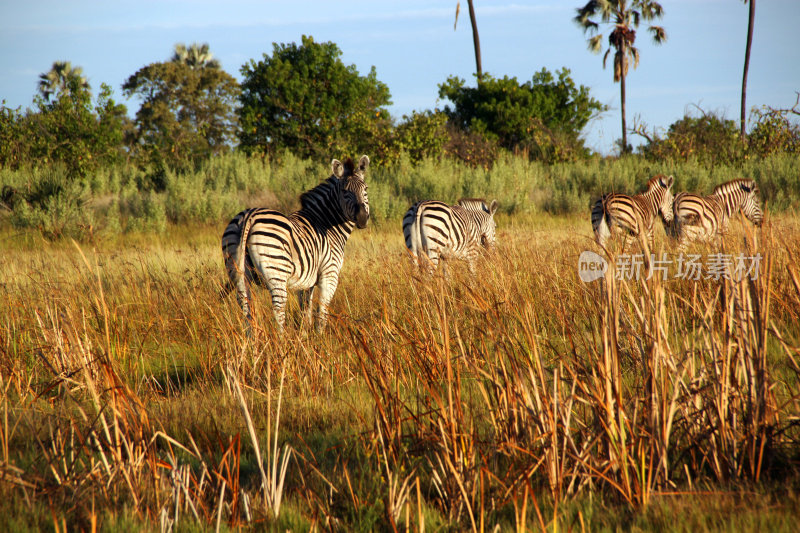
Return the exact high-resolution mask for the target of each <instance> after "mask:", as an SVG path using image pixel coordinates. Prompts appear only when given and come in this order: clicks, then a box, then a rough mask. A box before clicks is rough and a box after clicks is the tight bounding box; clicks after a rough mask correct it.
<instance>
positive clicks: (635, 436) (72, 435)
mask: <svg viewBox="0 0 800 533" xmlns="http://www.w3.org/2000/svg"><path fill="white" fill-rule="evenodd" d="M370 194H371V195H373V192H372V189H371V192H370ZM395 226H397V227H395ZM221 228H222V226H219V227H216V225H208V226H205V227H202V228H199V229H198V228H197V227H189V226H186V225H178V226H169V227H168V231H165V232H161V233H152V232H145V233H141V234H138V233H135V232H132V233H128V234H127V235H126V236H125V237H124V238H117V239H108V240H100V241H98V242H97V243H96V244H87V243H84V244H80V245H76V244H74V243H73V242H71V241H69V240H59V241H56V242H51V241H45V240H44V239H41V238H40V237H37V236H35V234H32V233H26V234H25V238H24V239H21V238H20V236H19V234H17V233H15V232H14V231H13V230H5V232H4V233H3V234H2V235H0V239H1V240H2V242H3V243H4V244H7V246H4V250H5V251H4V253H3V254H2V256H0V271H1V272H2V278H1V279H0V298H2V301H3V303H2V305H0V389H2V396H1V397H0V402H1V403H2V405H0V417H1V418H0V422H1V423H0V493H1V494H2V496H3V497H2V500H1V501H0V516H3V517H5V518H3V521H5V522H6V525H7V526H8V527H9V528H10V529H11V530H32V531H35V530H41V529H44V530H55V531H63V530H65V529H69V530H79V529H82V530H87V531H88V530H92V529H94V528H95V527H97V528H100V529H103V530H122V531H126V530H129V531H139V530H141V529H143V528H144V529H150V530H169V529H170V528H172V530H178V531H193V530H208V529H221V530H225V529H228V528H229V529H237V528H245V529H248V528H252V529H255V530H270V531H285V530H294V531H305V530H309V529H314V530H329V529H330V530H336V531H391V530H395V529H396V530H398V531H400V530H402V531H406V530H410V531H421V530H426V531H461V530H481V531H494V530H496V528H499V530H502V531H507V530H516V531H522V530H526V529H531V530H539V529H546V530H550V531H557V530H572V531H584V530H585V531H602V530H608V531H614V530H620V529H623V530H641V531H651V530H664V531H743V530H753V531H755V530H770V531H793V530H794V529H795V527H796V517H797V516H798V513H799V512H800V492H799V491H798V479H800V478H798V474H799V473H800V472H799V471H798V463H797V461H798V456H799V455H800V454H799V452H800V443H799V442H798V437H800V433H799V432H798V428H797V427H796V426H797V420H799V418H798V415H800V396H798V394H799V393H800V379H798V372H800V367H798V365H797V357H798V348H799V347H800V321H799V320H798V319H799V316H800V285H799V284H798V282H800V275H798V268H797V266H796V265H797V264H798V262H797V260H798V258H799V257H798V256H799V255H800V219H798V218H797V217H796V216H794V215H792V214H791V213H787V212H785V213H778V214H775V215H773V216H771V217H769V219H768V221H767V223H766V224H765V226H764V228H763V229H762V230H761V231H760V233H759V234H758V235H753V233H752V231H750V230H749V228H747V227H742V226H741V225H738V224H736V225H735V227H734V232H733V234H732V235H731V236H730V237H729V238H728V239H727V240H726V244H725V246H726V248H725V253H728V254H731V255H732V256H733V255H735V254H737V253H739V252H741V253H744V254H746V255H747V256H748V257H749V256H754V255H755V254H756V253H760V254H761V255H762V257H763V260H762V263H761V265H760V268H761V270H760V272H759V275H758V276H757V277H756V279H751V278H750V277H746V278H745V279H742V280H738V281H737V280H725V279H721V280H714V279H705V280H700V281H689V280H683V279H676V278H674V276H673V274H674V270H671V271H670V275H669V276H668V279H666V280H661V279H660V278H659V277H658V276H654V277H652V278H651V279H649V280H647V279H644V278H645V277H646V276H644V275H643V276H642V279H640V280H630V281H628V280H615V279H614V277H613V276H608V277H607V279H606V280H605V281H596V282H593V283H583V282H582V281H580V279H579V278H578V265H577V261H578V255H579V254H580V252H581V251H583V250H587V249H588V250H596V248H595V247H594V245H593V243H592V242H591V239H590V228H589V224H588V222H587V221H586V216H585V215H582V216H577V215H565V216H558V215H553V214H544V213H538V214H537V213H515V214H503V215H501V216H500V217H499V220H498V239H499V243H500V244H499V246H498V247H497V249H496V250H495V252H494V253H492V254H491V255H489V256H487V257H486V258H484V259H482V261H481V263H480V264H479V267H478V272H477V275H476V276H475V277H474V278H472V277H470V276H469V273H468V271H467V270H466V269H465V268H463V266H462V265H459V264H452V265H450V268H449V269H448V272H449V276H448V277H446V278H445V277H443V276H435V277H433V278H427V277H426V276H420V275H419V273H418V272H417V271H416V270H415V269H414V268H412V265H411V264H410V261H409V259H408V257H407V256H406V252H405V249H404V247H403V244H402V237H401V232H400V228H399V224H397V225H393V224H390V223H388V222H383V223H379V224H378V225H377V226H374V225H372V226H370V227H369V228H368V229H367V230H364V231H359V232H356V233H355V234H354V235H353V237H352V239H351V242H350V243H349V244H348V248H347V257H346V261H345V267H344V270H343V272H342V277H341V282H340V285H339V288H338V291H337V293H336V296H335V298H334V301H333V305H332V310H331V311H332V317H331V321H330V322H329V326H328V329H327V330H326V331H325V333H324V334H322V335H316V334H313V333H311V332H308V331H305V330H303V329H302V328H300V327H299V326H298V325H297V324H296V322H298V310H297V306H296V304H295V303H294V302H293V301H292V305H291V307H290V313H289V316H290V321H289V322H290V326H289V327H288V329H287V331H285V332H284V333H279V332H277V331H276V330H275V327H274V321H273V319H272V314H271V310H270V306H269V300H268V294H267V293H265V292H263V291H256V294H255V299H256V303H255V305H254V310H255V317H254V327H253V330H252V334H251V335H250V336H248V335H246V334H245V331H246V329H245V324H244V321H243V319H242V317H241V313H240V311H239V310H238V308H237V306H236V303H235V301H234V298H233V297H232V295H224V291H223V290H222V289H223V286H224V281H225V278H224V271H223V268H222V262H221V256H220V252H219V248H218V239H219V233H220V231H221ZM667 244H668V243H666V242H664V241H663V235H661V236H660V238H659V240H658V245H659V246H667ZM665 250H667V251H668V253H672V252H671V251H669V249H668V248H665ZM695 251H697V252H698V253H701V254H707V253H710V252H711V251H712V250H706V249H702V250H695ZM670 257H672V256H670ZM643 273H646V270H643Z"/></svg>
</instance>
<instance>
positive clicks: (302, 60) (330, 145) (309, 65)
mask: <svg viewBox="0 0 800 533" xmlns="http://www.w3.org/2000/svg"><path fill="white" fill-rule="evenodd" d="M341 55H342V52H341V51H340V50H339V47H338V46H336V44H334V43H332V42H327V43H316V42H314V39H313V38H312V37H307V36H305V35H304V36H303V38H302V43H301V44H300V45H299V46H298V45H297V44H296V43H291V44H277V43H275V44H274V45H273V52H272V56H268V55H267V54H264V58H263V59H262V60H261V61H258V62H256V61H254V60H251V61H250V63H249V64H246V65H244V66H243V67H242V69H241V72H242V76H243V78H244V79H243V81H242V93H241V96H240V101H241V108H240V109H239V122H240V126H241V131H240V134H239V140H240V144H241V146H242V148H243V149H244V150H245V151H247V152H248V153H263V154H269V155H274V154H277V153H280V152H281V151H283V150H291V151H292V152H293V153H295V154H296V155H298V156H300V157H314V158H322V157H325V158H327V157H330V154H331V152H332V151H333V150H334V148H337V149H345V150H347V151H359V150H365V149H366V147H372V146H375V145H376V144H380V143H379V141H380V138H381V137H383V136H384V135H385V130H386V129H387V128H388V126H389V125H390V117H389V112H388V111H387V110H386V108H385V107H384V106H386V105H388V104H390V103H391V99H390V98H391V96H390V93H389V88H388V87H387V86H386V85H385V84H383V83H382V82H380V81H378V78H377V75H376V73H375V67H372V69H371V70H370V72H369V74H367V75H366V76H361V75H360V74H359V73H358V71H357V70H356V68H355V66H354V65H349V66H347V65H345V64H344V63H343V62H342V60H341V59H340V56H341Z"/></svg>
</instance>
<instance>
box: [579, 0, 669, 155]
mask: <svg viewBox="0 0 800 533" xmlns="http://www.w3.org/2000/svg"><path fill="white" fill-rule="evenodd" d="M576 11H577V12H578V14H577V15H576V16H575V18H574V20H575V22H576V23H577V24H578V25H580V26H581V27H582V28H583V31H584V33H589V34H595V35H593V36H592V37H590V38H589V39H588V41H587V42H588V43H589V50H591V51H592V52H594V53H599V52H600V50H601V49H602V48H603V35H602V34H600V33H597V32H598V28H599V27H600V24H599V23H598V22H595V20H592V18H595V19H598V18H599V22H602V23H605V24H611V25H613V27H614V29H613V30H612V31H611V33H610V34H609V35H608V44H609V47H608V49H607V50H606V53H605V55H604V56H603V68H605V66H606V60H607V59H608V55H609V54H610V53H611V49H612V48H613V49H614V51H615V53H614V81H615V82H619V97H620V107H621V112H622V151H623V152H627V151H629V150H630V147H629V146H628V135H627V124H626V122H625V77H626V76H627V75H628V67H629V66H630V64H631V61H632V62H633V68H636V67H637V66H639V49H638V48H636V47H635V46H633V44H634V42H635V41H636V28H638V27H639V23H640V21H642V20H645V21H650V20H653V19H657V18H661V17H662V16H663V15H664V9H663V8H662V7H661V4H659V3H658V2H654V1H652V0H630V1H628V0H590V1H589V2H587V3H586V5H584V6H583V7H581V8H578V9H577V10H576ZM647 29H648V31H650V33H651V34H652V36H653V42H654V43H655V44H661V43H663V42H664V41H666V39H667V33H666V32H665V31H664V28H662V27H661V26H649V27H648V28H647Z"/></svg>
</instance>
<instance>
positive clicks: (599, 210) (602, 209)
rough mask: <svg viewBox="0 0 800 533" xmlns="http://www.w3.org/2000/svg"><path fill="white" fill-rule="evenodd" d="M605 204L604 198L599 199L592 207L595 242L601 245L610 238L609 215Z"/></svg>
mask: <svg viewBox="0 0 800 533" xmlns="http://www.w3.org/2000/svg"><path fill="white" fill-rule="evenodd" d="M605 204H606V203H605V198H600V199H599V200H597V202H595V204H594V206H593V207H592V226H593V229H594V235H595V240H597V242H598V243H599V244H601V245H602V244H603V243H604V242H605V241H606V239H608V238H609V237H610V236H611V214H610V213H609V212H608V209H606V205H605Z"/></svg>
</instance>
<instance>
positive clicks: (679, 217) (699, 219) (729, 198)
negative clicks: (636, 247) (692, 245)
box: [672, 179, 764, 249]
mask: <svg viewBox="0 0 800 533" xmlns="http://www.w3.org/2000/svg"><path fill="white" fill-rule="evenodd" d="M758 194H759V191H758V185H757V184H756V182H755V181H753V180H748V179H737V180H732V181H729V182H727V183H723V184H722V185H718V186H717V187H715V188H714V191H713V192H712V193H711V194H710V195H708V196H699V195H697V194H691V193H687V192H682V193H679V194H678V195H677V196H676V197H675V202H674V204H673V208H672V209H673V213H674V217H675V218H674V221H673V228H672V235H673V237H675V238H676V239H677V241H678V246H679V248H681V249H683V248H685V247H686V245H687V244H688V243H689V242H690V241H694V240H705V241H707V240H710V239H711V238H713V237H714V236H720V237H721V236H722V235H724V234H725V232H726V231H727V230H728V222H729V221H730V218H731V217H732V216H734V215H735V214H736V213H737V212H741V213H742V214H743V215H744V216H745V217H746V218H747V219H748V220H750V222H752V223H753V224H755V225H756V226H761V222H762V221H763V219H764V213H763V211H762V210H761V205H760V202H759V199H758Z"/></svg>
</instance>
